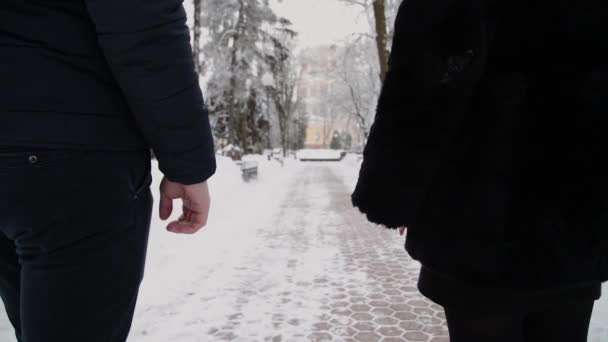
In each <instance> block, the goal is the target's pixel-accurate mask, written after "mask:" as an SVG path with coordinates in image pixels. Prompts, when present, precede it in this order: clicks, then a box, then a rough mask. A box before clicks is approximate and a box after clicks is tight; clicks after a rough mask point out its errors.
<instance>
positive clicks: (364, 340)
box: [354, 332, 382, 342]
mask: <svg viewBox="0 0 608 342" xmlns="http://www.w3.org/2000/svg"><path fill="white" fill-rule="evenodd" d="M354 337H355V340H357V341H359V342H378V341H380V339H381V338H382V336H380V335H378V334H376V333H370V332H360V333H358V334H357V335H355V336H354Z"/></svg>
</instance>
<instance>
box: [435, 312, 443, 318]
mask: <svg viewBox="0 0 608 342" xmlns="http://www.w3.org/2000/svg"><path fill="white" fill-rule="evenodd" d="M435 317H437V318H439V319H445V312H443V310H441V311H439V312H437V313H436V314H435Z"/></svg>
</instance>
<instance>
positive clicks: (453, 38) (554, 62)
mask: <svg viewBox="0 0 608 342" xmlns="http://www.w3.org/2000/svg"><path fill="white" fill-rule="evenodd" d="M601 6H602V5H601V4H600V2H597V1H588V0H581V1H578V2H568V1H565V0H552V1H535V2H524V1H521V0H520V1H500V0H495V1H490V0H433V1H429V0H406V1H405V2H404V3H403V4H402V5H401V8H400V10H399V14H398V18H397V22H396V28H395V38H394V42H393V49H392V52H391V58H390V62H389V64H390V67H389V72H388V74H387V76H386V79H385V83H384V86H383V90H382V94H381V96H380V100H379V104H378V109H377V115H376V120H375V123H374V125H373V127H372V131H371V135H370V138H369V141H368V145H367V147H366V149H365V153H364V162H363V166H362V169H361V174H360V179H359V183H358V185H357V188H356V190H355V193H354V194H353V203H354V205H355V206H357V207H358V208H359V209H360V210H361V211H362V212H363V213H365V214H366V215H367V217H368V218H369V220H370V221H372V222H375V223H378V224H382V225H385V226H386V227H389V228H399V227H408V234H407V241H406V249H407V251H408V252H409V253H410V255H411V256H412V257H413V258H414V259H416V260H419V261H420V262H421V263H422V269H421V274H420V280H419V289H420V291H421V292H422V293H423V294H424V295H426V296H427V297H429V298H430V299H432V300H433V301H435V302H437V303H439V304H440V305H443V306H444V308H445V310H446V315H447V320H448V326H449V329H450V335H451V339H452V342H460V341H464V342H474V341H491V342H494V341H509V342H513V341H553V342H555V341H569V342H578V341H581V342H582V341H586V338H587V331H588V326H589V320H590V316H591V313H592V309H593V305H594V301H595V300H597V299H598V298H599V297H600V294H601V283H602V282H603V281H606V280H608V160H607V159H608V152H607V151H608V117H607V116H606V115H608V105H607V102H608V101H607V100H608V88H607V84H608V66H607V63H608V62H607V61H608V55H607V52H608V46H607V45H608V43H607V42H608V41H607V40H606V39H605V38H604V37H603V34H602V33H606V32H608V27H607V21H605V20H602V18H603V17H602V13H605V10H604V9H603V8H602V7H601Z"/></svg>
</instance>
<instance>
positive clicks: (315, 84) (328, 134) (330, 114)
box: [298, 45, 362, 149]
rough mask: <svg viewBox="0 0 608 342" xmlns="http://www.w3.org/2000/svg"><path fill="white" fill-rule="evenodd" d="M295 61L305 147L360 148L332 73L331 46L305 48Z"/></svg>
mask: <svg viewBox="0 0 608 342" xmlns="http://www.w3.org/2000/svg"><path fill="white" fill-rule="evenodd" d="M298 61H299V63H300V66H301V72H302V74H301V77H300V80H299V82H298V83H299V84H298V98H300V99H301V109H300V110H302V111H304V113H306V117H307V119H308V127H307V129H306V139H305V143H304V146H305V148H309V149H321V148H331V147H334V148H336V147H340V148H343V149H350V148H351V145H352V146H358V145H360V141H361V140H362V139H361V137H359V135H360V134H359V130H358V129H357V127H356V126H355V125H356V123H355V120H353V119H352V117H351V115H350V113H348V112H347V110H346V106H345V104H344V101H345V98H344V96H342V94H341V92H342V90H341V87H340V83H339V82H340V79H339V77H338V76H337V73H336V67H337V65H338V62H339V61H338V48H337V47H336V46H335V45H326V46H318V47H313V48H308V49H305V50H303V51H302V52H301V53H300V56H299V58H298ZM337 140H339V142H340V143H339V144H337ZM345 145H349V146H345Z"/></svg>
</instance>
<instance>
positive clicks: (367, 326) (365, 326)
mask: <svg viewBox="0 0 608 342" xmlns="http://www.w3.org/2000/svg"><path fill="white" fill-rule="evenodd" d="M377 327H378V325H377V324H376V323H373V322H357V323H356V324H355V325H353V328H355V329H357V330H359V331H363V332H365V331H374V330H376V328H377Z"/></svg>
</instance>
